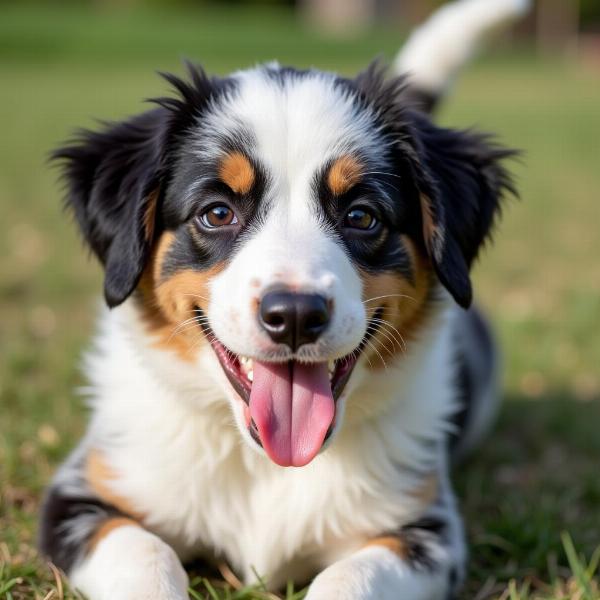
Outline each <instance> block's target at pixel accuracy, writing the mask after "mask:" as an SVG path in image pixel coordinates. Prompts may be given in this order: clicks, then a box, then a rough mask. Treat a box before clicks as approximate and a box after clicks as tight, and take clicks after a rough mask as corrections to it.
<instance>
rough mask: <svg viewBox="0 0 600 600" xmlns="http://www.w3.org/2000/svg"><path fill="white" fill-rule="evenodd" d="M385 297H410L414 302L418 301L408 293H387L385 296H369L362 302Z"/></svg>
mask: <svg viewBox="0 0 600 600" xmlns="http://www.w3.org/2000/svg"><path fill="white" fill-rule="evenodd" d="M383 298H408V299H409V300H412V301H413V302H416V301H417V299H416V298H413V297H412V296H407V295H406V294H386V295H384V296H375V297H374V298H367V299H366V300H363V301H362V303H363V304H366V303H367V302H373V300H382V299H383Z"/></svg>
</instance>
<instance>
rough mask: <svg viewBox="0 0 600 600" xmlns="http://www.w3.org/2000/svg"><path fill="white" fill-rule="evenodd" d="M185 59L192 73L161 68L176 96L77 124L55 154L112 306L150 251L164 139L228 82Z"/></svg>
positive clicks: (181, 129)
mask: <svg viewBox="0 0 600 600" xmlns="http://www.w3.org/2000/svg"><path fill="white" fill-rule="evenodd" d="M186 67H187V70H188V75H189V81H184V80H183V79H180V78H178V77H176V76H174V75H170V74H162V75H163V77H164V78H165V79H166V80H167V81H168V82H169V83H170V84H171V86H172V87H173V88H174V89H175V91H176V92H177V96H176V97H166V98H157V99H154V100H153V102H154V103H155V104H158V105H159V107H158V108H156V109H154V110H150V111H148V112H145V113H143V114H141V115H139V116H136V117H133V118H131V119H129V120H127V121H124V122H121V123H115V124H109V125H107V126H105V129H104V130H103V131H100V132H93V131H82V132H81V133H80V134H79V136H78V138H77V139H76V140H75V141H74V142H73V143H72V144H70V145H67V146H65V147H63V148H59V149H58V150H56V151H55V152H54V153H53V155H52V158H53V159H56V160H58V161H60V162H61V163H62V168H63V175H64V178H65V180H66V183H67V198H66V205H67V207H68V208H69V209H71V210H72V211H73V213H74V214H75V217H76V219H77V222H78V224H79V227H80V229H81V231H82V233H83V236H84V238H85V240H86V241H87V243H88V244H89V246H90V248H91V249H92V251H93V252H94V253H95V254H96V256H97V257H98V258H99V259H100V261H101V262H102V263H103V264H104V269H105V279H104V296H105V298H106V302H107V304H108V305H109V306H110V307H113V306H117V305H118V304H121V302H123V301H124V300H125V299H126V298H127V297H128V296H129V295H130V294H131V293H132V292H133V290H134V289H135V287H136V285H137V283H138V281H139V279H140V277H141V275H142V271H143V269H144V266H145V264H146V261H147V259H148V256H149V254H150V249H151V247H152V241H153V236H154V233H155V226H156V225H157V214H158V213H157V206H158V204H159V203H160V197H161V194H162V193H164V189H161V188H162V187H164V186H163V182H162V180H163V178H164V177H165V176H166V173H167V171H168V165H167V164H166V161H167V160H169V157H168V156H167V154H168V153H167V147H170V146H171V144H172V143H176V142H177V140H178V139H180V137H181V136H182V135H183V134H184V133H185V131H186V130H188V129H190V128H191V127H193V126H195V124H196V120H197V117H198V115H199V114H200V112H201V111H202V109H203V108H204V107H205V106H206V104H207V103H208V101H209V99H210V98H211V95H212V94H213V93H214V92H215V91H216V90H218V89H221V88H223V87H224V86H225V85H226V81H225V80H222V81H220V80H216V79H209V78H208V77H207V76H206V74H205V73H204V71H203V70H202V69H201V68H199V67H195V66H194V65H192V64H191V63H186ZM171 154H173V155H174V154H175V153H174V152H172V153H171Z"/></svg>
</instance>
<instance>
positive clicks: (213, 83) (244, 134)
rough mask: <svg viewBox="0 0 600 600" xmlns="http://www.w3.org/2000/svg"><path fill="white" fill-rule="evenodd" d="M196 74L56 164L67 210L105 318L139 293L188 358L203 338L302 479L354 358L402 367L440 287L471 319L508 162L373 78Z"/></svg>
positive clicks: (242, 409)
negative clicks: (94, 272)
mask: <svg viewBox="0 0 600 600" xmlns="http://www.w3.org/2000/svg"><path fill="white" fill-rule="evenodd" d="M190 75H191V77H190V81H189V82H184V81H182V80H180V79H178V78H176V77H173V76H167V79H168V80H169V81H170V82H171V84H172V85H173V86H174V87H175V88H176V90H177V92H178V96H177V97H176V98H162V99H159V100H157V103H158V105H159V106H158V108H156V109H154V110H152V111H149V112H147V113H144V114H142V115H140V116H138V117H135V118H133V119H131V120H129V121H126V122H123V123H118V124H114V125H112V126H108V127H107V128H106V129H105V130H104V131H102V132H100V133H93V132H84V133H83V134H82V137H81V139H79V140H78V141H77V142H76V143H74V144H73V145H71V146H68V147H65V148H63V149H60V150H59V151H57V153H56V156H57V157H58V158H59V159H62V160H63V161H64V171H65V175H66V177H67V181H68V185H69V194H68V199H67V203H68V206H69V207H71V208H72V210H73V211H74V213H75V216H76V218H77V221H78V222H79V225H80V227H81V229H82V231H83V234H84V236H85V239H86V240H87V242H88V243H89V245H90V246H91V248H92V250H93V251H94V253H95V254H96V255H97V256H98V257H99V258H100V260H101V261H102V263H103V264H104V268H105V283H104V290H105V297H106V301H107V303H108V304H109V306H111V307H114V306H116V305H118V304H120V303H122V302H123V301H124V300H126V299H127V298H128V297H129V296H131V295H133V296H134V298H133V300H132V301H133V302H135V303H136V305H137V306H138V308H139V310H140V311H141V312H142V314H143V315H144V318H145V319H146V321H147V324H148V326H149V327H150V328H152V329H153V331H154V332H155V333H156V334H157V336H159V337H160V336H164V341H165V342H166V341H167V339H168V340H170V344H171V346H172V347H173V349H174V350H175V351H178V352H179V353H180V355H181V358H182V359H183V360H185V359H192V358H193V353H194V350H193V347H194V345H195V342H196V339H197V337H198V335H201V336H202V338H203V340H204V342H205V346H206V345H208V344H210V346H211V347H212V349H213V350H214V353H215V355H216V356H217V357H218V360H219V362H220V364H221V367H222V368H223V371H224V372H225V374H226V375H227V379H228V380H229V382H230V386H229V385H228V389H227V392H228V393H227V395H228V397H229V398H230V401H231V402H232V405H233V407H234V414H235V415H236V420H237V422H238V425H239V426H240V429H241V430H242V432H243V433H244V437H245V438H246V439H247V441H248V442H249V443H250V444H252V445H254V446H256V447H257V448H258V447H260V446H262V448H263V449H264V450H265V451H266V453H267V454H268V455H269V457H270V458H271V459H272V460H273V461H274V462H276V463H278V464H281V465H294V466H301V465H304V464H306V463H308V462H309V461H310V460H312V458H313V457H314V456H315V455H316V454H317V453H318V452H319V450H320V449H321V447H322V445H323V443H324V440H325V439H326V437H327V436H328V434H329V433H331V431H332V429H333V427H334V424H336V425H338V426H339V420H340V419H339V418H338V420H337V421H338V422H337V423H336V401H337V398H338V397H339V396H340V394H341V393H342V391H343V390H344V387H345V384H346V382H347V381H348V379H349V378H350V376H351V374H352V371H353V368H354V366H355V365H356V363H357V361H362V360H367V361H369V362H370V363H371V365H372V368H373V369H376V368H377V367H378V365H379V362H380V361H381V360H382V359H383V356H384V355H387V357H386V360H395V359H396V358H398V357H396V356H395V355H396V354H398V355H401V353H402V346H403V344H404V343H405V341H404V340H406V339H408V338H410V337H411V336H412V335H414V333H415V332H416V331H417V330H418V328H419V327H421V326H422V323H423V322H425V321H426V320H427V315H428V312H429V309H430V308H431V306H432V303H435V302H437V301H439V296H440V295H443V294H439V293H438V292H439V290H441V289H442V287H443V288H445V289H446V290H447V291H448V292H449V294H450V295H451V296H452V298H454V300H455V301H456V302H457V303H458V304H460V305H461V306H463V307H467V306H468V305H469V303H470V301H471V283H470V279H469V268H470V265H471V263H472V262H473V260H474V259H475V257H476V255H477V252H478V249H479V248H480V246H481V244H482V243H483V241H484V240H485V238H486V236H487V235H488V233H489V231H490V228H491V226H492V224H493V220H494V216H495V215H496V213H497V211H498V206H499V201H500V198H501V195H502V193H503V191H504V190H505V189H506V188H509V189H510V180H509V178H508V176H507V174H506V172H505V171H504V170H503V169H502V167H501V166H500V165H499V161H500V160H501V159H502V158H504V157H505V156H507V155H508V154H509V152H507V151H505V150H502V149H500V148H498V147H496V146H493V145H491V144H490V143H489V142H488V141H487V139H486V138H485V137H484V136H481V135H477V134H474V133H471V132H461V131H453V130H449V129H442V128H439V127H436V126H434V125H432V124H431V123H430V122H429V121H428V119H427V118H426V116H424V115H422V114H420V113H418V112H416V111H414V110H411V109H410V107H408V106H406V105H405V104H406V102H405V100H403V97H404V92H403V83H402V81H401V80H392V81H385V79H384V78H383V76H382V74H381V72H380V71H379V70H378V69H377V68H370V69H369V70H367V71H366V72H365V73H363V74H361V75H359V76H358V77H357V78H355V79H352V80H351V79H344V78H341V77H338V76H335V75H332V74H327V73H322V72H318V71H297V70H291V69H284V68H280V67H278V66H277V65H269V66H265V67H260V68H257V69H253V70H250V71H245V72H240V73H236V74H234V75H232V76H231V77H229V78H226V79H209V78H207V77H206V76H205V75H204V73H203V72H202V71H201V70H199V69H194V68H191V69H190ZM440 284H441V285H440ZM175 328H179V329H178V331H179V332H180V335H177V336H173V330H174V329H175ZM190 331H193V335H192V336H191V337H190V335H191V334H190ZM200 332H201V333H200ZM188 341H191V343H190V345H186V344H187V343H188ZM190 346H191V347H192V348H190ZM196 347H197V345H196ZM399 359H401V357H400V358H399Z"/></svg>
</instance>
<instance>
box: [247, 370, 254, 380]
mask: <svg viewBox="0 0 600 600" xmlns="http://www.w3.org/2000/svg"><path fill="white" fill-rule="evenodd" d="M246 377H247V378H248V381H252V380H253V379H254V371H253V370H252V369H250V370H249V371H248V372H247V373H246Z"/></svg>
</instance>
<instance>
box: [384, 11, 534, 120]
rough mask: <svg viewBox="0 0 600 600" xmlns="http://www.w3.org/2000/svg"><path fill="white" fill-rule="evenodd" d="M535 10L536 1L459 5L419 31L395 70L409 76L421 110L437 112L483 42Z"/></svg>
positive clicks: (435, 16) (436, 15)
mask: <svg viewBox="0 0 600 600" xmlns="http://www.w3.org/2000/svg"><path fill="white" fill-rule="evenodd" d="M530 4H531V0H456V1H454V2H449V3H448V4H445V5H444V6H442V7H441V8H440V9H438V10H437V11H436V12H435V13H433V15H431V16H430V17H429V18H428V19H427V21H425V23H423V25H421V26H420V27H418V28H417V29H416V30H415V31H414V32H413V33H412V34H411V36H410V37H409V38H408V40H407V42H406V43H405V44H404V46H403V48H402V49H401V50H400V52H399V53H398V55H397V56H396V59H395V60H394V70H395V71H396V73H397V74H398V75H401V74H408V75H409V77H410V80H409V81H410V83H411V93H412V95H413V96H414V98H415V100H416V101H417V103H418V104H419V106H420V108H422V109H423V110H425V111H426V112H431V111H432V110H434V109H435V107H436V105H437V103H438V102H439V100H440V99H441V98H442V97H443V96H444V95H445V93H446V92H447V91H448V89H449V87H450V86H451V84H452V82H453V81H454V79H455V78H456V75H457V74H458V72H459V71H460V69H461V68H462V67H463V66H464V65H465V64H466V63H467V62H468V61H469V59H470V58H471V57H472V56H473V54H474V53H475V52H476V50H477V49H478V47H479V46H480V45H481V43H482V42H483V40H485V39H486V38H487V37H488V36H489V35H490V34H492V33H493V32H495V31H496V30H499V29H502V28H503V27H506V26H507V25H509V24H510V23H512V22H513V21H515V20H517V19H518V18H519V17H521V16H523V15H524V14H525V13H526V12H527V11H528V10H529V8H530Z"/></svg>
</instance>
